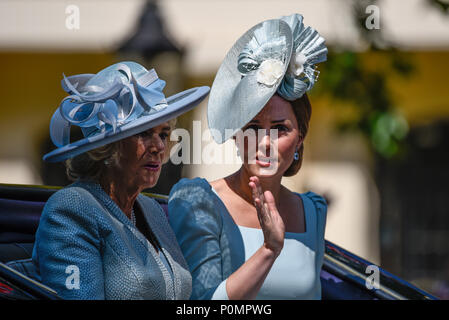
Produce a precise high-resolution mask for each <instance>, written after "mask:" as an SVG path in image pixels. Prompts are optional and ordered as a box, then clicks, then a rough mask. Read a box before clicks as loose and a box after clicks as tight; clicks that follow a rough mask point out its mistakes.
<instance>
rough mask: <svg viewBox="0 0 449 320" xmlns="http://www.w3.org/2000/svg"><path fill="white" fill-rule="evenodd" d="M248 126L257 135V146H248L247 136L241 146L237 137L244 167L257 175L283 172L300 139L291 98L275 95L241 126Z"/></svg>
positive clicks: (272, 174)
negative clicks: (288, 99) (285, 98)
mask: <svg viewBox="0 0 449 320" xmlns="http://www.w3.org/2000/svg"><path fill="white" fill-rule="evenodd" d="M248 129H253V130H254V132H255V133H256V139H253V140H254V141H257V142H256V147H257V148H256V147H251V145H250V143H251V142H250V139H245V140H247V141H246V143H245V144H244V146H242V143H241V142H242V140H240V141H239V139H237V141H236V142H237V147H238V148H239V150H240V154H241V156H242V157H243V159H242V160H243V166H244V168H245V169H246V170H247V171H248V172H249V174H250V175H255V176H259V177H262V176H275V175H281V176H282V175H283V174H284V172H285V171H287V169H288V168H289V167H290V165H291V164H292V162H293V156H294V154H295V152H296V151H297V150H298V149H299V147H300V145H301V143H302V139H300V133H299V127H298V121H297V120H296V117H295V114H294V112H293V108H292V106H291V104H290V102H288V101H287V100H284V99H283V98H281V97H279V96H278V95H274V96H273V97H272V98H271V99H270V100H269V101H268V103H267V104H266V105H265V107H264V108H263V109H262V111H260V112H259V113H258V114H257V115H256V116H255V117H254V118H253V119H252V120H251V121H250V122H249V123H248V124H247V125H246V126H245V127H244V128H243V129H242V130H243V134H246V133H249V132H250V131H247V130H248ZM273 129H275V130H273ZM270 131H271V132H270ZM270 133H271V135H270ZM242 150H243V152H242Z"/></svg>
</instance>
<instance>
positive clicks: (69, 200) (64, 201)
mask: <svg viewBox="0 0 449 320" xmlns="http://www.w3.org/2000/svg"><path fill="white" fill-rule="evenodd" d="M93 202H95V198H94V196H93V195H92V194H91V193H90V192H89V191H87V190H86V189H84V188H82V187H79V186H77V185H76V184H74V185H70V186H68V187H65V188H63V189H61V190H59V191H57V192H55V193H54V194H53V195H52V196H51V197H50V198H49V199H48V200H47V202H46V204H45V208H46V210H49V209H55V208H61V209H63V208H65V209H72V208H73V209H75V210H76V209H81V208H84V207H86V206H90V205H92V203H93ZM76 211H77V212H82V211H79V210H76Z"/></svg>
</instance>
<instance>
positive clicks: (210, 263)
mask: <svg viewBox="0 0 449 320" xmlns="http://www.w3.org/2000/svg"><path fill="white" fill-rule="evenodd" d="M298 196H300V197H301V199H302V202H303V206H304V212H305V221H306V231H305V232H304V233H292V232H286V233H285V241H284V247H283V249H282V251H281V254H280V255H279V257H278V258H277V259H276V261H275V263H274V264H273V266H272V268H271V270H270V272H269V273H268V275H267V278H266V279H265V281H264V283H263V285H262V287H261V289H260V291H259V293H258V295H257V297H256V299H264V300H268V299H269V300H274V299H321V283H320V271H321V267H322V264H323V255H324V229H325V224H326V212H327V205H326V202H325V200H324V198H323V197H321V196H319V195H317V194H315V193H313V192H306V193H303V194H298ZM168 210H169V216H170V219H169V222H170V225H171V226H172V228H173V230H174V231H175V234H176V238H177V240H178V243H179V245H180V247H181V251H182V252H183V254H184V257H185V259H186V261H187V264H188V265H189V269H190V272H191V273H192V286H193V288H192V296H191V299H220V300H227V299H228V296H227V293H226V279H227V278H228V277H229V276H230V275H231V274H232V273H233V272H235V271H236V270H237V269H238V268H239V267H240V266H241V265H242V264H243V263H244V262H245V261H246V260H248V259H249V258H250V257H251V256H252V255H253V254H254V253H255V252H256V250H257V249H259V248H260V246H261V245H262V244H263V240H264V237H263V233H262V230H261V229H255V228H248V227H243V226H238V225H236V224H235V223H234V221H233V219H232V217H231V216H230V214H229V212H228V211H227V209H226V207H225V205H224V204H223V202H222V201H221V199H220V197H219V196H218V195H217V193H216V192H215V190H214V189H213V188H212V187H211V185H210V184H209V183H208V182H207V181H206V180H205V179H201V178H195V179H192V180H189V179H182V180H181V181H180V182H178V183H177V184H176V185H175V186H174V187H173V189H172V190H171V192H170V198H169V202H168Z"/></svg>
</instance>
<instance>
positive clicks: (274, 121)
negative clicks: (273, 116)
mask: <svg viewBox="0 0 449 320" xmlns="http://www.w3.org/2000/svg"><path fill="white" fill-rule="evenodd" d="M285 120H286V119H279V120H273V121H271V123H281V122H284V121H285ZM249 123H260V121H259V120H251V121H250V122H249Z"/></svg>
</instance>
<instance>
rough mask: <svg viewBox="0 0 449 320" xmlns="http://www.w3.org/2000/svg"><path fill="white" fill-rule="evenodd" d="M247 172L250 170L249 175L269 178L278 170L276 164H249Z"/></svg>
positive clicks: (276, 173)
mask: <svg viewBox="0 0 449 320" xmlns="http://www.w3.org/2000/svg"><path fill="white" fill-rule="evenodd" d="M248 169H249V170H248V172H250V174H251V175H254V176H257V177H261V178H269V177H274V176H276V175H278V172H279V166H278V164H273V165H270V166H269V167H261V166H258V165H257V164H254V165H250V166H249V167H248Z"/></svg>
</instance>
